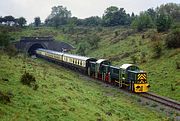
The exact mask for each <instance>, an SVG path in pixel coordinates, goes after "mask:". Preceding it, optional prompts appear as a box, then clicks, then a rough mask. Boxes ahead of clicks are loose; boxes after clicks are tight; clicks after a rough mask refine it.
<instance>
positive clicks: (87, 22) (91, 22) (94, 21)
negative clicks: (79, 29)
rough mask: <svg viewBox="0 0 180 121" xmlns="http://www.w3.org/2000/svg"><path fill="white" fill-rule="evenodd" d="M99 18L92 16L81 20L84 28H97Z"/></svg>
mask: <svg viewBox="0 0 180 121" xmlns="http://www.w3.org/2000/svg"><path fill="white" fill-rule="evenodd" d="M101 21H102V20H101V18H100V17H98V16H92V17H89V18H85V19H84V20H83V25H84V26H98V25H100V24H101Z"/></svg>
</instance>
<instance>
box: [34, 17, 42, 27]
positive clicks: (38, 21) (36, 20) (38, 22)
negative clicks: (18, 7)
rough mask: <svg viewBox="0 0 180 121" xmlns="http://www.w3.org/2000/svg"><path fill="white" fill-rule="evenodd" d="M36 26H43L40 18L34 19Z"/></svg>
mask: <svg viewBox="0 0 180 121" xmlns="http://www.w3.org/2000/svg"><path fill="white" fill-rule="evenodd" d="M34 25H35V26H36V27H39V26H40V25H41V19H40V17H35V18H34Z"/></svg>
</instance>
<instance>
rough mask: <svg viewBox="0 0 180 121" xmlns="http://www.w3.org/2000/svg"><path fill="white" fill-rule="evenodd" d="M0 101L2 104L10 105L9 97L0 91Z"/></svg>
mask: <svg viewBox="0 0 180 121" xmlns="http://www.w3.org/2000/svg"><path fill="white" fill-rule="evenodd" d="M0 101H1V102H3V103H4V104H7V103H10V102H11V100H10V96H9V95H8V94H5V93H3V92H1V91H0Z"/></svg>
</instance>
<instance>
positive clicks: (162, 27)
mask: <svg viewBox="0 0 180 121" xmlns="http://www.w3.org/2000/svg"><path fill="white" fill-rule="evenodd" d="M171 24H172V19H171V17H170V16H169V15H165V14H159V15H158V16H157V19H156V27H157V31H158V32H164V31H167V30H168V29H169V28H170V27H171Z"/></svg>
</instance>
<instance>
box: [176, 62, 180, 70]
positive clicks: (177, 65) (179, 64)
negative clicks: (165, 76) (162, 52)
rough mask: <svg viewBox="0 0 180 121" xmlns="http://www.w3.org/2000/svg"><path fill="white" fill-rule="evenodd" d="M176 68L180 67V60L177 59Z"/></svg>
mask: <svg viewBox="0 0 180 121" xmlns="http://www.w3.org/2000/svg"><path fill="white" fill-rule="evenodd" d="M176 69H180V61H176Z"/></svg>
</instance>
